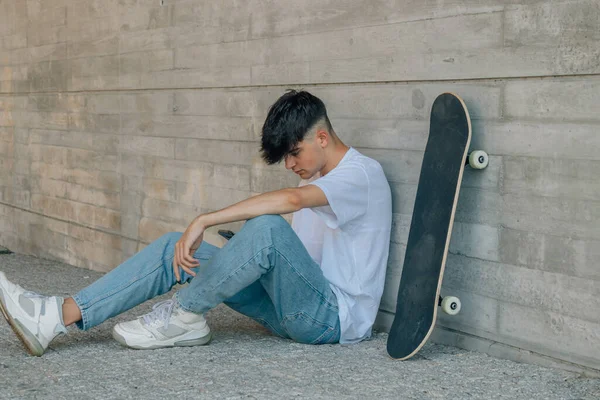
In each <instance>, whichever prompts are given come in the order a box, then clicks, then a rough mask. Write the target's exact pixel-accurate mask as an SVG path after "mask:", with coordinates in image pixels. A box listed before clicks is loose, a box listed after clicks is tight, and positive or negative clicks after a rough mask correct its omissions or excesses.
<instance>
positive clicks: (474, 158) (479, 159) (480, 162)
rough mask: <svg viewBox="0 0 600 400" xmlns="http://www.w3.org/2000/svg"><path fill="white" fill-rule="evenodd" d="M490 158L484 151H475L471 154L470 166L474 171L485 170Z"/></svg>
mask: <svg viewBox="0 0 600 400" xmlns="http://www.w3.org/2000/svg"><path fill="white" fill-rule="evenodd" d="M488 162H489V157H488V155H487V153H486V152H485V151H483V150H475V151H473V152H471V154H469V165H470V166H471V168H473V169H484V168H485V167H487V165H488Z"/></svg>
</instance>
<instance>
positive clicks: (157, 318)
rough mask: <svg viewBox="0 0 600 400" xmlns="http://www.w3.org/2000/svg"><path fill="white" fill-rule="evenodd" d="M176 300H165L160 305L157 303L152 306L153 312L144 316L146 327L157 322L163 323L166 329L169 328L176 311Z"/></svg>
mask: <svg viewBox="0 0 600 400" xmlns="http://www.w3.org/2000/svg"><path fill="white" fill-rule="evenodd" d="M175 305H176V304H175V300H173V299H171V300H165V301H161V302H160V303H156V304H155V305H154V306H152V311H151V312H149V313H148V314H146V315H144V323H145V324H146V325H152V324H153V323H155V322H162V323H163V324H164V327H165V329H167V328H168V327H169V321H170V319H171V314H173V310H174V309H175Z"/></svg>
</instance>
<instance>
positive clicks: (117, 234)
mask: <svg viewBox="0 0 600 400" xmlns="http://www.w3.org/2000/svg"><path fill="white" fill-rule="evenodd" d="M0 205H3V206H6V207H10V208H13V209H16V210H20V211H23V212H27V213H30V214H34V215H39V216H41V217H44V218H49V219H52V220H54V221H59V222H64V223H66V224H71V225H75V226H78V227H81V228H86V229H89V230H92V231H98V232H102V233H105V234H107V235H114V236H118V237H121V238H123V239H127V240H131V241H132V242H136V243H143V244H146V245H147V244H150V242H146V241H144V240H141V239H134V238H131V237H128V236H125V235H123V234H122V233H118V232H113V231H109V230H106V229H102V228H99V227H91V226H88V225H84V224H82V223H79V222H75V221H69V220H66V219H62V218H58V217H54V216H51V215H46V214H43V213H40V212H37V211H34V210H30V209H27V208H23V207H19V206H16V205H14V204H10V203H6V202H4V201H0ZM65 236H69V235H65Z"/></svg>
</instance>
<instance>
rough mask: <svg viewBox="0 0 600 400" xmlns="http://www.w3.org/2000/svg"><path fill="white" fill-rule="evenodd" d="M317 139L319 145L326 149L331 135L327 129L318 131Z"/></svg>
mask: <svg viewBox="0 0 600 400" xmlns="http://www.w3.org/2000/svg"><path fill="white" fill-rule="evenodd" d="M315 137H316V139H317V140H318V142H319V145H320V146H321V147H322V148H324V147H326V146H327V144H328V143H329V140H330V138H331V137H330V136H329V133H328V132H327V131H326V130H325V129H318V130H317V134H316V135H315Z"/></svg>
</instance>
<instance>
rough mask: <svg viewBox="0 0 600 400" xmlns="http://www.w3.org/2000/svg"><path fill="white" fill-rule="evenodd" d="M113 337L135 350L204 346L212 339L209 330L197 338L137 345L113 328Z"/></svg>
mask: <svg viewBox="0 0 600 400" xmlns="http://www.w3.org/2000/svg"><path fill="white" fill-rule="evenodd" d="M112 336H113V338H114V339H115V340H116V341H117V342H119V344H121V345H122V346H125V347H128V348H130V349H135V350H154V349H164V348H166V347H191V346H204V345H206V344H208V343H210V341H211V340H212V332H209V333H208V335H206V336H203V337H201V338H198V339H192V340H181V341H177V342H174V343H173V344H156V345H152V346H139V345H131V344H128V343H127V340H125V338H124V337H123V336H121V335H120V334H119V333H118V332H116V331H115V330H114V329H113V331H112Z"/></svg>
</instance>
